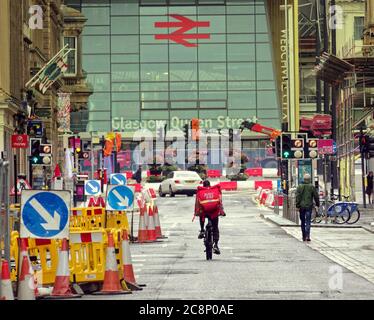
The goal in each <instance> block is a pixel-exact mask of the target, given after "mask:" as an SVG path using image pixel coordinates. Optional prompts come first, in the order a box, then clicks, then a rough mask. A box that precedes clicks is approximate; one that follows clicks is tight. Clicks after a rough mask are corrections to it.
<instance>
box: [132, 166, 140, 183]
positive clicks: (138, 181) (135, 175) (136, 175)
mask: <svg viewBox="0 0 374 320" xmlns="http://www.w3.org/2000/svg"><path fill="white" fill-rule="evenodd" d="M132 178H133V179H134V180H135V181H136V182H137V183H141V182H142V166H139V167H138V170H136V171H135V173H134V174H133V175H132Z"/></svg>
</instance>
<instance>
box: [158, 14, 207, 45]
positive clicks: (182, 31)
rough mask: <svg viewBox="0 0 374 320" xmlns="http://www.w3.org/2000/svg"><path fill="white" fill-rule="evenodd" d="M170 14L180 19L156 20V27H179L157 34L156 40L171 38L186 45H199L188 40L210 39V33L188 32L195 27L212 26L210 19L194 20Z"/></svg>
mask: <svg viewBox="0 0 374 320" xmlns="http://www.w3.org/2000/svg"><path fill="white" fill-rule="evenodd" d="M169 16H170V17H172V18H174V19H176V20H179V21H174V22H173V21H172V22H155V27H156V28H179V29H178V30H176V31H174V32H172V33H169V34H156V35H155V39H156V40H170V41H174V42H176V43H179V44H181V45H183V46H185V47H197V44H196V43H191V42H189V41H188V40H197V39H210V34H209V33H186V32H188V31H190V30H192V29H194V28H208V27H210V22H209V21H193V20H191V19H189V18H187V17H185V16H181V15H179V14H170V15H169Z"/></svg>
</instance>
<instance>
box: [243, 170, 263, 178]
mask: <svg viewBox="0 0 374 320" xmlns="http://www.w3.org/2000/svg"><path fill="white" fill-rule="evenodd" d="M244 173H245V174H246V175H247V176H249V177H262V175H263V170H262V168H248V169H246V170H245V171H244Z"/></svg>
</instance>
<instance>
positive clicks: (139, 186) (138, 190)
mask: <svg viewBox="0 0 374 320" xmlns="http://www.w3.org/2000/svg"><path fill="white" fill-rule="evenodd" d="M128 186H129V187H135V192H141V191H142V185H141V184H140V183H133V184H130V183H129V184H128Z"/></svg>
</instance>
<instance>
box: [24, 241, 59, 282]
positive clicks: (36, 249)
mask: <svg viewBox="0 0 374 320" xmlns="http://www.w3.org/2000/svg"><path fill="white" fill-rule="evenodd" d="M58 248H59V241H58V240H49V239H28V249H29V255H30V261H31V264H32V265H33V268H34V270H35V269H36V278H37V280H38V283H39V284H43V285H45V284H53V283H54V282H55V276H56V270H57V264H58Z"/></svg>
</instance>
